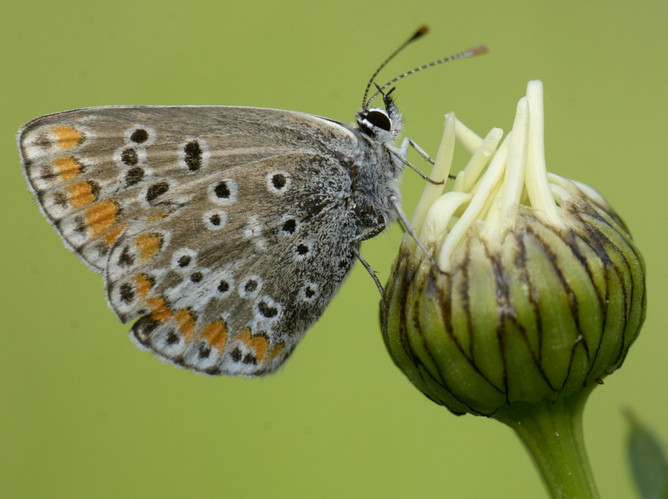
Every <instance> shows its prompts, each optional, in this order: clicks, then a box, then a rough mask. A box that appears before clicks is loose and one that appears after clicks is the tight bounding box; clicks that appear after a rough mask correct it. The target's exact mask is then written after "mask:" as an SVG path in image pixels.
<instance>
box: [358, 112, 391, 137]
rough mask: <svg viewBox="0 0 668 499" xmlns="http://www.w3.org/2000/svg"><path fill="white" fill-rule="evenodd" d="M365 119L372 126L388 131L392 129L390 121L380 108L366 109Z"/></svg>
mask: <svg viewBox="0 0 668 499" xmlns="http://www.w3.org/2000/svg"><path fill="white" fill-rule="evenodd" d="M365 118H366V120H367V121H368V122H369V123H371V124H372V125H373V126H375V127H377V128H380V129H382V130H385V131H387V132H389V131H390V130H391V129H392V122H391V121H390V118H389V116H388V115H387V113H386V112H384V111H380V110H375V109H374V110H371V111H368V112H367V114H366V116H365Z"/></svg>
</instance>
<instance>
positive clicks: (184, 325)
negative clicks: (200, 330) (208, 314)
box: [174, 308, 195, 342]
mask: <svg viewBox="0 0 668 499" xmlns="http://www.w3.org/2000/svg"><path fill="white" fill-rule="evenodd" d="M174 319H175V320H176V323H177V324H178V327H179V331H181V332H182V333H183V337H184V338H185V340H186V342H189V341H190V339H191V338H192V336H193V333H194V332H195V318H194V317H193V315H192V314H191V313H190V311H189V310H187V309H185V308H184V309H181V310H179V311H177V312H175V313H174Z"/></svg>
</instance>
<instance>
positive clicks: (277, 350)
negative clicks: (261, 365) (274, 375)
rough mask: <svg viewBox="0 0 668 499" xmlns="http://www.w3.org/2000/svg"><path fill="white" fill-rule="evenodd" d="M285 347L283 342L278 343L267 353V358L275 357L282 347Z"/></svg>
mask: <svg viewBox="0 0 668 499" xmlns="http://www.w3.org/2000/svg"><path fill="white" fill-rule="evenodd" d="M284 348H285V345H284V344H283V343H278V344H277V345H276V346H275V347H274V348H273V349H272V350H271V353H270V354H269V358H268V359H267V360H273V359H275V358H276V357H278V356H279V355H280V354H281V352H282V351H283V349H284Z"/></svg>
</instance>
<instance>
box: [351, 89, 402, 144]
mask: <svg viewBox="0 0 668 499" xmlns="http://www.w3.org/2000/svg"><path fill="white" fill-rule="evenodd" d="M393 90H394V89H392V90H390V91H389V92H387V93H386V94H383V104H384V105H385V109H383V108H380V107H368V106H364V107H363V108H362V109H361V110H360V111H359V112H358V113H357V115H356V116H355V119H356V121H357V126H359V129H360V131H361V132H362V133H363V134H364V135H366V136H367V137H369V138H371V139H373V140H376V141H378V142H393V141H394V140H395V139H396V138H397V137H398V136H399V134H400V133H401V124H402V115H401V112H399V109H398V108H397V105H396V104H395V103H394V99H392V91H393Z"/></svg>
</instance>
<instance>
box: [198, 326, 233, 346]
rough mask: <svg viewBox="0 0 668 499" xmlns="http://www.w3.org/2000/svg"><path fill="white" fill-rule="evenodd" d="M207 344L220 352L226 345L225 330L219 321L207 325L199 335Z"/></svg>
mask: <svg viewBox="0 0 668 499" xmlns="http://www.w3.org/2000/svg"><path fill="white" fill-rule="evenodd" d="M200 334H201V335H202V336H203V337H204V338H206V340H207V341H208V342H209V345H211V346H212V347H214V348H216V349H217V350H218V351H220V352H222V351H223V350H224V349H225V343H227V328H226V327H225V324H224V323H223V322H221V321H216V322H214V323H212V324H209V325H208V326H206V327H205V328H204V329H202V332H201V333H200Z"/></svg>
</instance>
